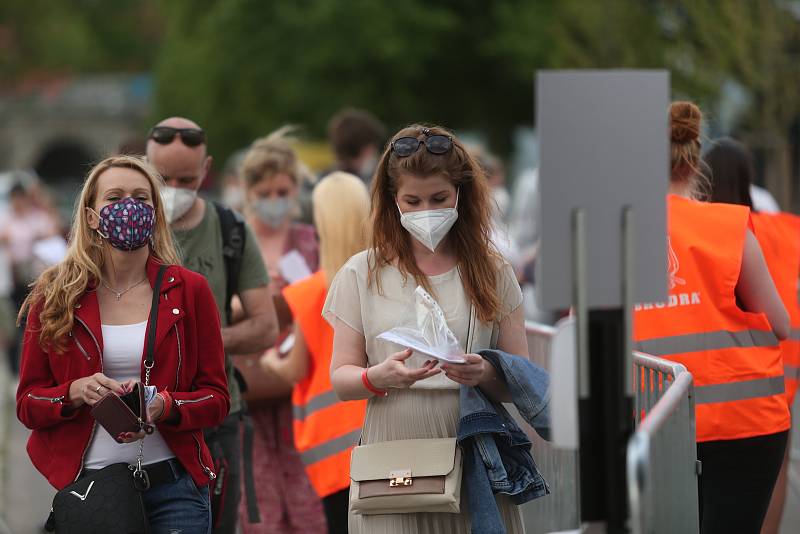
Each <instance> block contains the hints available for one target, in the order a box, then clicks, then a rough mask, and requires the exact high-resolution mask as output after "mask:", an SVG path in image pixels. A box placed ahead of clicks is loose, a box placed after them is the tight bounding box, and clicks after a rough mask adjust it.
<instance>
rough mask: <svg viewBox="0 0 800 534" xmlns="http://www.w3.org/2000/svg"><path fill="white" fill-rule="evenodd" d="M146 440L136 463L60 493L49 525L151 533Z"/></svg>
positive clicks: (153, 313) (149, 355)
mask: <svg viewBox="0 0 800 534" xmlns="http://www.w3.org/2000/svg"><path fill="white" fill-rule="evenodd" d="M166 268H167V266H166V265H162V266H161V267H160V268H159V270H158V276H157V277H156V283H155V286H154V287H153V301H152V304H151V305H150V319H149V324H150V329H149V330H148V332H147V337H146V343H147V351H146V352H145V361H144V367H145V385H149V382H150V370H151V369H152V368H153V365H154V364H155V362H154V358H153V350H154V345H155V337H156V336H155V330H156V324H157V319H158V301H159V293H160V291H161V280H162V278H163V277H164V271H165V270H166ZM143 447H144V440H141V441H140V443H139V458H138V460H137V462H136V465H128V464H126V463H117V464H112V465H109V466H106V467H104V468H103V469H100V470H99V471H95V472H93V473H90V474H88V475H86V476H85V477H83V478H81V479H80V480H78V481H76V482H73V483H72V484H70V485H69V486H67V487H66V488H64V489H62V490H61V491H59V492H58V493H56V496H55V498H54V499H53V511H52V513H51V515H50V517H51V519H52V521H51V520H50V519H48V526H54V527H55V532H56V534H107V533H109V532H114V533H116V534H147V533H149V532H150V526H149V524H148V522H147V513H146V511H145V508H144V502H143V501H142V492H143V491H147V490H148V489H149V488H150V480H149V479H148V477H147V472H146V471H144V469H142V450H143Z"/></svg>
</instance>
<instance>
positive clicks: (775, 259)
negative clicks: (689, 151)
mask: <svg viewBox="0 0 800 534" xmlns="http://www.w3.org/2000/svg"><path fill="white" fill-rule="evenodd" d="M705 161H706V164H707V165H708V167H709V170H710V179H711V192H710V196H709V200H711V201H713V202H727V203H729V204H741V205H743V206H747V207H749V208H750V209H751V210H752V209H753V201H752V199H751V196H750V186H751V184H752V181H753V180H752V178H753V163H752V158H751V156H750V153H749V151H748V150H747V148H746V147H745V146H744V145H743V144H741V143H739V142H738V141H735V140H734V139H730V138H723V139H720V140H718V141H716V142H715V143H714V147H713V148H711V150H709V151H708V153H707V154H706V156H705ZM753 231H754V233H755V236H756V238H757V239H758V242H759V244H760V245H761V250H762V251H763V253H764V259H765V260H766V262H767V267H769V271H770V274H772V279H773V281H774V282H775V286H776V287H777V289H778V293H779V294H780V296H781V299H782V300H783V304H784V305H785V306H786V310H787V311H788V312H789V318H790V321H791V327H792V331H791V335H790V336H789V338H788V339H785V340H783V341H782V342H781V356H782V358H783V370H784V380H785V384H786V398H787V401H788V403H789V406H790V407H791V406H792V403H793V402H794V397H795V394H796V392H797V386H798V371H800V339H798V332H800V305H798V294H797V288H798V278H800V217H797V216H795V215H791V214H788V213H764V212H759V213H755V212H754V213H753ZM789 448H790V447H789V444H788V443H787V447H786V453H785V454H784V457H783V466H782V467H781V472H780V475H779V476H778V481H777V483H776V484H775V491H773V493H772V501H771V502H770V506H769V511H768V512H767V517H766V519H765V520H764V526H763V528H762V529H761V531H762V533H763V534H777V533H778V529H779V528H780V521H781V517H782V516H783V505H784V502H785V500H786V484H787V480H788V476H787V468H788V463H789V462H788V460H789V454H788V453H789Z"/></svg>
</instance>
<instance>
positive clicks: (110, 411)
mask: <svg viewBox="0 0 800 534" xmlns="http://www.w3.org/2000/svg"><path fill="white" fill-rule="evenodd" d="M121 387H122V389H123V390H124V391H125V393H124V394H123V395H122V396H119V395H117V394H116V393H115V392H113V391H111V392H108V393H107V394H106V395H104V396H103V398H102V399H101V400H100V401H98V402H96V403H95V405H94V407H93V408H92V416H94V418H95V419H96V420H97V422H98V423H99V424H100V425H101V426H102V427H103V428H105V429H106V431H108V433H109V434H111V436H112V437H114V439H115V440H116V441H117V442H119V443H131V442H134V441H138V440H140V439H143V438H144V437H145V436H146V435H147V434H151V433H152V432H153V424H154V423H157V422H158V421H162V420H165V419H168V418H170V415H171V412H172V397H171V395H170V394H169V392H167V391H162V392H159V393H156V394H154V395H153V396H152V398H150V399H146V390H145V386H143V385H142V384H141V382H138V381H136V380H130V381H128V382H125V383H124V384H122V386H121ZM140 414H142V415H144V418H142V417H141V416H140Z"/></svg>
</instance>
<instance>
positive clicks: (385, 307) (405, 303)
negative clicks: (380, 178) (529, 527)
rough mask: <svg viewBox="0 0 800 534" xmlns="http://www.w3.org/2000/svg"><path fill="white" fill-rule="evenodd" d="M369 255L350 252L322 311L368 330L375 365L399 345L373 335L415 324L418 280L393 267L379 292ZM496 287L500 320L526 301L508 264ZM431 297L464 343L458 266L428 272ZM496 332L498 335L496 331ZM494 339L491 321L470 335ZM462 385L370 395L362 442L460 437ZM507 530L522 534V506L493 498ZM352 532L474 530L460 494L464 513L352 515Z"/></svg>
mask: <svg viewBox="0 0 800 534" xmlns="http://www.w3.org/2000/svg"><path fill="white" fill-rule="evenodd" d="M367 269H368V265H367V253H366V252H361V253H359V254H356V255H355V256H353V257H352V258H351V259H350V260H349V261H348V262H347V263H346V264H345V265H344V267H342V269H341V270H340V271H339V273H338V274H337V275H336V277H335V279H334V280H333V282H332V283H331V287H330V290H329V291H328V298H327V301H326V302H325V307H324V308H323V316H324V317H325V318H326V319H327V320H328V321H329V322H331V324H333V323H335V321H336V319H339V320H341V321H342V322H344V323H345V324H347V325H348V326H350V327H351V328H353V329H354V330H356V331H358V332H360V333H362V334H364V339H365V342H366V349H367V357H368V360H369V365H377V364H379V363H380V362H382V361H384V360H385V359H386V358H387V357H388V356H390V355H391V354H394V353H395V352H398V351H400V350H402V347H399V346H397V345H393V344H391V343H388V342H385V341H382V340H378V339H376V336H377V335H378V334H380V333H381V332H384V331H386V330H388V329H390V328H392V327H395V326H401V325H411V324H413V322H414V316H413V314H412V313H410V310H411V304H412V303H413V292H414V289H415V287H416V286H415V283H414V279H413V277H409V278H408V280H404V279H403V276H402V274H401V273H400V271H399V270H398V269H396V268H395V267H384V268H383V269H382V270H381V273H380V274H381V289H382V292H381V293H382V294H379V292H378V290H377V288H376V287H375V285H374V284H373V285H372V287H368V284H367ZM498 272H499V275H500V276H499V277H498V291H499V295H500V296H501V298H502V301H503V308H504V309H503V312H502V314H501V316H500V317H498V322H499V320H502V319H503V318H504V317H505V316H506V315H508V314H509V313H511V312H512V311H514V310H516V309H517V307H518V306H520V305H521V304H522V292H521V291H520V288H519V285H518V284H517V281H516V279H515V277H514V272H513V270H512V268H511V266H510V265H508V264H507V263H504V264H503V265H501V266H499V269H498ZM429 279H430V282H431V286H432V288H433V291H434V294H433V297H434V298H435V299H436V301H437V302H438V303H439V305H440V307H441V308H442V310H443V311H444V314H445V318H446V320H447V324H448V326H449V327H450V329H451V330H452V331H453V333H454V334H455V335H456V337H457V338H458V340H459V342H460V343H461V345H462V346H464V345H465V344H466V341H467V331H468V327H469V314H470V304H469V302H468V300H467V298H466V295H465V293H464V288H463V286H462V283H461V277H460V276H459V273H458V269H453V270H451V271H449V272H447V273H444V274H441V275H437V276H431V277H429ZM494 334H495V335H496V332H494ZM492 341H493V328H492V325H486V324H480V325H479V327H478V328H477V329H476V331H475V333H474V337H473V348H474V350H476V351H477V350H479V349H482V348H488V347H490V346H491V344H492ZM425 360H426V357H424V356H420V355H417V354H414V355H413V356H412V357H411V358H409V360H407V365H409V366H410V367H420V366H421V365H422V363H423V362H424V361H425ZM458 388H459V384H457V383H455V382H453V381H451V380H450V379H448V378H447V377H446V376H444V375H443V374H440V375H436V376H434V377H431V378H429V379H427V380H424V381H421V382H417V383H416V384H414V386H412V387H411V388H410V389H393V390H391V391H390V393H389V395H388V396H387V397H381V398H378V397H373V398H371V399H370V400H369V402H368V404H367V415H366V420H365V421H364V428H363V434H362V443H378V442H382V441H391V440H398V439H419V438H445V437H455V436H456V431H457V428H458V416H459V406H458ZM496 500H497V504H498V508H499V509H500V514H501V516H502V518H503V521H504V522H505V526H506V530H507V532H508V533H509V534H519V533H524V531H525V530H524V527H523V524H522V518H521V516H520V513H519V510H518V508H517V506H515V505H514V504H513V503H512V502H511V501H510V499H508V497H506V496H504V495H499V496H497V498H496ZM349 530H350V534H415V533H419V534H469V533H470V521H469V511H468V510H467V509H466V498H465V496H463V495H462V498H461V513H460V514H447V513H418V514H391V515H359V514H353V513H351V514H350V518H349Z"/></svg>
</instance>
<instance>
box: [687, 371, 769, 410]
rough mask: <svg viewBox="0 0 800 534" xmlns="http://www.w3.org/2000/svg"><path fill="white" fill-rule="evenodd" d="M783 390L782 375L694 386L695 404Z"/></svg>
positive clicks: (753, 397)
mask: <svg viewBox="0 0 800 534" xmlns="http://www.w3.org/2000/svg"><path fill="white" fill-rule="evenodd" d="M784 391H785V387H784V382H783V375H781V376H772V377H769V378H757V379H755V380H743V381H742V382H727V383H724V384H712V385H709V386H695V387H694V394H695V404H711V403H714V402H732V401H740V400H747V399H757V398H759V397H771V396H772V395H780V394H781V393H783V392H784Z"/></svg>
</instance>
